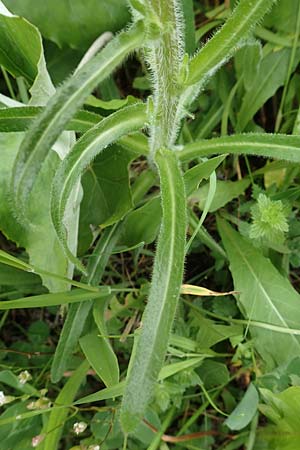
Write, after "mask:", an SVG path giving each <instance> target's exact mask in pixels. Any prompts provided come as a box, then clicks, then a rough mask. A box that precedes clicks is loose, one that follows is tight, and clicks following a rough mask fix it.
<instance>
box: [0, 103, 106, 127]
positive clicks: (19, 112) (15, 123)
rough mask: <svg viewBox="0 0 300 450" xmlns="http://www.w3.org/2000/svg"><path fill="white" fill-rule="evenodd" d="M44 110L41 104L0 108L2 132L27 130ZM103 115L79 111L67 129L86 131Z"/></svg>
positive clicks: (67, 125)
mask: <svg viewBox="0 0 300 450" xmlns="http://www.w3.org/2000/svg"><path fill="white" fill-rule="evenodd" d="M43 111H44V108H42V107H39V106H24V107H23V106H21V107H19V108H18V107H16V108H3V109H0V132H1V133H12V132H18V131H26V130H27V129H28V128H29V127H30V126H31V125H32V122H33V121H34V119H36V118H37V117H38V115H39V114H41V113H42V112H43ZM100 120H102V117H101V116H100V115H99V114H94V113H91V112H89V111H78V112H77V113H76V114H75V116H74V118H73V119H71V120H70V122H69V123H67V124H66V126H65V128H64V129H65V130H73V131H77V132H81V133H82V132H85V131H87V130H89V129H90V128H91V127H92V126H94V125H96V123H98V122H100Z"/></svg>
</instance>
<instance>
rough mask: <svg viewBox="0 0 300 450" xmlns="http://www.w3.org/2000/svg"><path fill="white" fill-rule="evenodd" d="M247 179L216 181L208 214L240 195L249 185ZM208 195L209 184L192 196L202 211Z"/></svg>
mask: <svg viewBox="0 0 300 450" xmlns="http://www.w3.org/2000/svg"><path fill="white" fill-rule="evenodd" d="M250 182H251V181H250V179H249V178H244V179H243V180H238V181H222V180H217V187H216V192H215V195H214V198H213V200H212V203H211V205H210V207H209V211H210V212H214V211H217V210H218V209H220V208H222V207H223V206H225V205H226V204H227V203H229V202H230V201H231V200H233V199H234V198H237V197H239V196H240V195H242V194H243V193H244V192H245V190H246V189H247V187H248V186H249V184H250ZM208 193H209V184H208V183H207V184H205V185H204V186H201V187H200V188H199V189H198V190H197V191H196V192H194V193H193V194H192V198H193V200H198V201H199V208H200V209H201V210H203V209H204V207H205V203H206V199H207V197H208Z"/></svg>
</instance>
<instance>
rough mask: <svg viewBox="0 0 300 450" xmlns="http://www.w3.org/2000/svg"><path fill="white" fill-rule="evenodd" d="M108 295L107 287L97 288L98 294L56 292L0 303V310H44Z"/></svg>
mask: <svg viewBox="0 0 300 450" xmlns="http://www.w3.org/2000/svg"><path fill="white" fill-rule="evenodd" d="M109 294H110V288H109V286H102V287H99V290H98V292H88V291H85V290H84V291H83V290H81V289H74V290H73V291H66V292H57V293H55V294H41V295H33V296H31V297H24V298H18V299H17V300H7V301H1V302H0V310H7V309H23V308H44V307H46V306H57V305H66V304H68V303H78V302H83V301H88V300H92V299H93V298H98V297H105V296H107V295H109Z"/></svg>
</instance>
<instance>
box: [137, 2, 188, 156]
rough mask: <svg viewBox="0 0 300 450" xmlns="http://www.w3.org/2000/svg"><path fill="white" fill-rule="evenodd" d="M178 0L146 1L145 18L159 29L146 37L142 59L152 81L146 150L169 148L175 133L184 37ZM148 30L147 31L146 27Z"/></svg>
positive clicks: (154, 150)
mask: <svg viewBox="0 0 300 450" xmlns="http://www.w3.org/2000/svg"><path fill="white" fill-rule="evenodd" d="M180 3H181V2H179V1H178V0H167V1H165V0H164V1H162V0H149V1H148V6H147V9H148V12H147V13H148V17H149V18H151V17H152V18H153V20H155V23H156V24H157V29H158V30H159V32H158V36H156V39H154V40H152V41H151V40H149V47H148V48H147V49H146V53H145V55H146V60H147V62H148V65H149V69H150V72H151V75H152V81H153V90H154V94H153V111H151V117H150V130H151V139H150V153H151V155H152V157H154V155H155V152H156V151H157V150H158V149H160V148H163V147H166V148H168V147H170V146H171V145H172V144H173V143H174V141H175V139H176V135H177V130H178V125H179V124H178V123H176V122H175V118H176V112H177V107H178V100H179V93H180V90H179V89H180V87H179V85H178V79H179V73H180V70H181V65H182V60H183V54H184V40H183V22H184V19H183V15H182V11H181V5H180ZM150 32H151V30H150Z"/></svg>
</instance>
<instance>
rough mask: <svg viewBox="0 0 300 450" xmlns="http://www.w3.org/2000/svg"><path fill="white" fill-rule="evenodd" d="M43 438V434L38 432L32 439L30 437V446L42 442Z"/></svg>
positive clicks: (35, 445)
mask: <svg viewBox="0 0 300 450" xmlns="http://www.w3.org/2000/svg"><path fill="white" fill-rule="evenodd" d="M44 438H45V435H44V434H38V435H37V436H34V437H33V438H32V439H31V446H32V447H37V446H38V445H39V444H40V443H41V442H42V440H43V439H44Z"/></svg>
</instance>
